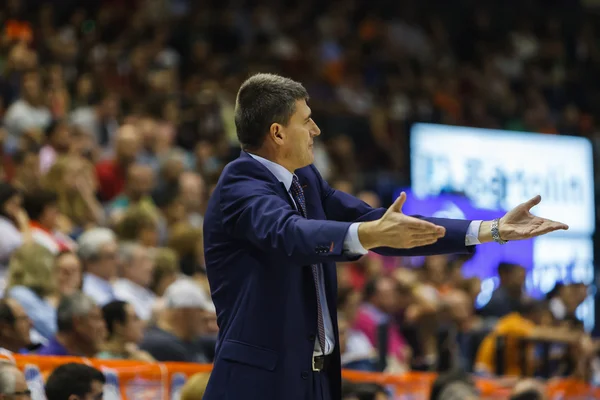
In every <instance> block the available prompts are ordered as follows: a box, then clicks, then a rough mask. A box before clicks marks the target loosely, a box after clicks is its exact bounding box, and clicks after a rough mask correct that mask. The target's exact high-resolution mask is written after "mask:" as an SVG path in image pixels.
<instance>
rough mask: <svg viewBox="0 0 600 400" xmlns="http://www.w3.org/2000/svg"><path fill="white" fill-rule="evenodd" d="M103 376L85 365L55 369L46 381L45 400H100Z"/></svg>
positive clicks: (102, 389) (71, 364)
mask: <svg viewBox="0 0 600 400" xmlns="http://www.w3.org/2000/svg"><path fill="white" fill-rule="evenodd" d="M105 382H106V378H105V377H104V374H103V373H102V372H101V371H99V370H97V369H96V368H94V367H90V366H89V365H85V364H77V363H68V364H63V365H61V366H59V367H57V368H56V369H55V370H54V371H52V373H51V374H50V376H48V379H47V380H46V390H45V391H46V399H47V400H102V397H103V391H104V383H105Z"/></svg>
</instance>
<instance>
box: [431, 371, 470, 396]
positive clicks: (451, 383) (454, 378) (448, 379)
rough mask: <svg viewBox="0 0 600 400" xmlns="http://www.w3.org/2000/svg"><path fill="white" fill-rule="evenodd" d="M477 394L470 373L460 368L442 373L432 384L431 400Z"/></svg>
mask: <svg viewBox="0 0 600 400" xmlns="http://www.w3.org/2000/svg"><path fill="white" fill-rule="evenodd" d="M476 394H477V391H476V388H475V385H474V384H473V381H472V379H471V378H470V377H469V375H468V374H467V373H466V372H465V371H463V370H460V369H454V370H450V371H448V372H446V373H444V374H440V375H439V376H438V377H437V379H436V380H435V381H434V382H433V384H432V385H431V392H430V394H429V399H430V400H462V399H467V398H471V396H473V397H474V396H475V395H476Z"/></svg>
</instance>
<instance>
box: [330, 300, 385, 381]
mask: <svg viewBox="0 0 600 400" xmlns="http://www.w3.org/2000/svg"><path fill="white" fill-rule="evenodd" d="M338 330H339V337H340V354H341V360H342V361H341V362H342V368H345V369H351V370H357V371H373V372H374V371H377V363H376V362H377V353H376V351H375V348H374V347H373V346H372V345H371V342H369V338H367V337H366V336H365V335H364V334H363V333H362V332H360V331H356V330H350V327H349V325H348V321H347V320H346V318H345V316H344V314H342V313H341V312H338Z"/></svg>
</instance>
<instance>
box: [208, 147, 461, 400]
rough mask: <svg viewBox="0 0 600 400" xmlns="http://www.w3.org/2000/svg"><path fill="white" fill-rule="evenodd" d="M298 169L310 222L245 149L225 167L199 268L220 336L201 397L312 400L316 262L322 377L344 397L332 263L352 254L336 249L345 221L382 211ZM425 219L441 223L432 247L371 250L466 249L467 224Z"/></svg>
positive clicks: (420, 251)
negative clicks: (331, 334) (327, 326)
mask: <svg viewBox="0 0 600 400" xmlns="http://www.w3.org/2000/svg"><path fill="white" fill-rule="evenodd" d="M296 175H297V176H298V178H299V181H300V184H301V185H302V187H303V188H304V194H305V197H306V204H307V213H308V218H309V219H305V218H303V217H302V216H301V215H300V214H299V213H298V211H296V209H295V207H294V205H293V203H292V201H291V199H290V197H289V195H288V193H287V191H286V189H285V187H284V186H283V184H282V183H281V182H279V181H278V180H277V179H276V178H275V176H273V174H272V173H271V172H270V171H269V170H268V169H267V168H266V167H265V166H263V165H262V164H261V163H260V162H258V161H257V160H255V159H253V158H252V157H250V156H249V155H248V154H246V153H244V152H242V154H241V156H240V157H239V158H238V159H237V160H235V161H233V162H231V163H230V164H229V165H227V167H226V168H225V170H224V171H223V173H222V174H221V178H220V179H219V182H218V184H217V186H216V189H215V191H214V194H213V196H212V197H211V199H210V201H209V203H208V209H207V212H206V215H205V220H204V246H205V257H206V269H207V274H208V280H209V282H210V287H211V292H212V299H213V301H214V303H215V306H216V309H217V318H218V324H219V328H220V332H219V338H218V341H217V348H216V352H215V360H214V369H213V372H212V375H211V378H210V382H209V384H208V387H207V390H206V394H205V395H204V399H208V400H217V399H218V400H241V399H244V400H254V399H256V400H259V399H260V400H307V399H311V398H312V382H311V379H312V372H311V365H312V364H311V362H312V355H313V349H314V345H315V334H316V332H317V302H316V293H315V285H314V281H313V277H312V270H311V268H310V267H308V266H310V265H311V264H315V263H321V264H322V265H323V270H324V277H325V286H326V293H327V304H328V305H329V312H330V314H331V316H332V320H333V321H332V322H333V328H334V331H335V336H336V346H335V350H334V352H333V359H334V361H333V363H332V365H330V367H329V368H328V369H327V372H326V373H327V374H328V378H329V381H330V385H331V391H332V398H333V399H335V400H337V399H340V398H341V394H340V390H341V370H340V353H339V346H338V343H337V342H338V341H339V340H338V328H337V321H336V315H337V314H336V297H337V296H336V294H337V277H336V269H335V262H336V261H351V260H353V259H356V258H357V257H350V256H348V255H346V254H344V252H343V242H344V238H345V236H346V232H347V231H348V228H349V226H350V224H351V223H352V222H356V221H369V220H375V219H378V218H380V217H381V216H382V215H383V214H384V212H385V209H372V208H371V207H369V206H368V205H367V204H365V203H363V202H362V201H360V200H358V199H356V198H355V197H353V196H350V195H348V194H346V193H343V192H339V191H336V190H334V189H332V188H331V187H329V185H328V184H327V182H325V181H324V180H323V178H321V176H320V174H319V172H318V171H317V169H316V168H315V167H314V166H312V165H310V166H308V167H305V168H302V169H299V170H297V171H296ZM428 220H431V221H433V222H435V223H437V224H439V225H442V226H444V227H445V228H446V236H445V237H444V238H443V239H441V240H439V241H438V242H437V243H435V244H434V245H432V246H427V247H421V248H416V249H411V250H397V249H390V248H381V249H376V251H377V252H378V253H381V254H384V255H396V256H400V255H403V256H410V255H430V254H440V253H458V252H467V251H469V248H468V247H466V246H465V236H466V232H467V228H468V225H469V222H470V221H462V220H447V219H436V218H428Z"/></svg>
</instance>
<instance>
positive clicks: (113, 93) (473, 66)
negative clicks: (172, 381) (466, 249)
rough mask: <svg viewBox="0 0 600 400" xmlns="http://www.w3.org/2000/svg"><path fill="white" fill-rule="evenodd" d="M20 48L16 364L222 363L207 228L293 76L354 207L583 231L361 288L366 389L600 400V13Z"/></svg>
mask: <svg viewBox="0 0 600 400" xmlns="http://www.w3.org/2000/svg"><path fill="white" fill-rule="evenodd" d="M0 27H1V33H0V180H1V182H2V183H0V266H1V267H0V275H1V276H2V279H1V282H2V283H1V286H2V291H3V293H4V294H3V296H4V297H3V299H2V300H1V302H0V347H2V348H4V349H6V350H8V351H10V352H13V353H17V352H22V353H23V352H25V351H23V349H28V351H27V352H28V353H30V354H41V355H49V356H50V355H54V356H65V355H73V356H85V357H99V358H101V359H130V360H141V361H151V362H154V361H156V362H170V361H184V362H196V363H210V362H211V361H212V355H213V353H214V341H215V337H216V334H217V332H218V327H217V325H216V317H215V313H214V306H213V305H212V302H211V301H210V291H209V288H208V284H207V280H206V277H205V271H204V261H203V248H202V221H203V212H204V207H205V205H206V201H207V199H208V198H209V196H210V194H211V191H212V189H213V188H214V185H215V183H216V181H217V180H218V178H219V174H220V171H221V170H222V168H223V167H224V166H225V165H226V164H227V163H228V162H229V161H231V160H232V159H234V158H236V157H237V156H238V155H239V151H240V150H239V144H238V142H237V138H236V132H235V126H234V121H233V112H234V106H235V96H236V92H237V89H238V88H239V86H240V84H241V83H242V82H243V81H244V80H245V79H246V78H247V77H248V76H249V75H251V74H253V73H257V72H272V73H277V74H282V75H285V76H289V77H291V78H293V79H296V80H298V81H300V82H302V83H303V84H304V85H305V87H306V88H307V89H308V92H309V94H310V96H311V98H310V106H311V108H312V109H313V116H314V120H315V121H316V123H317V124H318V125H319V126H320V128H321V130H322V131H323V134H322V135H321V136H320V137H319V138H318V140H317V141H315V156H316V160H315V164H316V166H317V167H318V168H319V170H320V171H321V173H322V175H323V176H324V178H325V179H327V180H328V181H329V183H330V184H331V185H332V186H333V187H334V188H336V189H338V190H342V191H345V192H348V193H351V194H354V195H356V196H358V197H360V198H361V199H362V200H364V201H365V202H367V203H368V204H370V205H372V206H373V207H379V206H387V205H389V204H390V203H391V202H392V201H393V200H394V198H395V196H397V195H398V194H399V192H400V191H402V190H405V191H407V193H408V195H409V197H408V201H407V204H406V206H405V212H407V213H419V214H424V215H435V216H446V217H452V218H467V219H492V218H496V217H498V216H501V215H503V213H505V212H506V211H507V210H509V209H511V208H512V207H514V206H516V205H517V204H519V203H521V202H523V201H525V200H527V199H529V198H531V197H533V196H534V195H536V194H541V195H542V198H543V200H542V204H541V205H540V206H539V207H538V208H537V209H536V210H535V212H539V213H540V215H544V216H545V217H549V218H552V219H555V220H559V221H561V222H565V223H567V224H569V225H570V227H571V229H570V230H569V231H567V232H561V233H555V234H552V235H549V236H547V237H543V238H538V239H536V240H533V241H528V242H522V243H521V242H519V243H509V244H507V245H506V246H499V245H495V244H490V245H485V246H480V247H478V248H477V251H476V253H475V254H474V255H472V256H469V257H464V256H457V257H446V256H436V257H427V258H406V259H405V258H385V259H384V258H382V257H380V256H378V255H377V254H373V253H369V254H368V255H367V256H365V257H363V258H362V259H361V260H360V261H358V262H356V263H347V264H340V265H339V268H338V272H339V296H338V306H339V318H340V330H341V332H340V333H341V342H342V343H341V346H342V353H343V355H342V362H343V365H344V366H345V368H347V370H354V371H377V372H385V373H390V374H393V375H396V376H400V375H402V374H410V373H414V372H415V371H419V372H423V373H442V375H441V376H440V379H442V380H441V383H440V385H442V386H444V387H446V386H452V385H455V386H456V385H458V386H461V385H462V386H469V385H470V383H469V382H470V381H469V379H470V378H469V375H465V376H466V377H465V376H463V375H461V374H453V371H455V370H456V369H457V368H459V369H460V370H461V371H466V372H467V373H468V374H474V376H477V377H486V378H494V379H496V380H495V381H496V382H504V386H503V387H512V386H513V384H514V382H516V380H515V379H517V378H518V377H524V376H529V377H538V378H542V379H548V378H553V377H554V378H555V377H562V378H566V377H570V378H573V377H575V378H577V379H578V380H581V381H584V382H588V383H600V358H597V354H596V353H597V348H600V346H596V342H595V341H594V339H593V336H595V335H594V334H595V333H596V332H597V329H596V327H597V326H598V325H599V324H598V323H597V316H598V312H597V310H598V307H595V299H596V280H595V262H594V250H595V249H596V247H597V241H595V226H596V218H597V215H596V214H597V213H596V202H595V198H596V185H595V183H596V180H597V178H596V176H597V174H596V173H595V169H594V162H593V161H594V159H595V158H596V155H597V148H598V145H599V144H600V140H599V139H600V79H598V72H599V67H600V45H599V44H598V43H600V42H599V40H598V39H599V38H600V2H599V1H594V0H587V1H583V0H582V1H576V0H569V1H567V0H546V1H538V0H519V1H516V0H503V1H492V0H490V1H486V2H481V1H475V0H452V1H447V0H446V1H442V0H419V1H416V0H404V1H391V0H375V1H359V0H337V1H336V0H319V1H317V0H303V1H293V0H290V1H284V0H233V1H228V0H220V1H212V0H203V1H193V0H86V1H85V2H82V1H75V0H53V1H43V0H4V1H3V2H2V5H0ZM88 300H89V301H88ZM29 331H30V334H27V332H29ZM545 332H556V335H554V336H552V335H550V337H548V336H547V335H546V333H545ZM448 371H450V372H448ZM448 373H449V374H450V375H444V374H448ZM470 376H473V375H470ZM506 376H509V377H512V378H499V377H506ZM502 379H508V380H504V381H503V380H502ZM511 379H512V380H511ZM184 381H185V379H184V380H183V381H181V380H180V381H178V382H180V383H181V384H183V382H184ZM457 382H458V383H457ZM507 382H508V383H507ZM380 383H381V382H380ZM349 385H350V386H348V387H347V388H345V389H347V390H346V392H347V399H361V400H362V399H367V398H372V399H381V398H388V397H387V396H388V395H390V394H389V393H388V392H386V390H383V391H381V390H380V387H378V386H377V385H375V386H373V385H371V386H368V385H369V384H367V386H364V385H363V386H360V385H358V386H352V384H349ZM384 386H385V385H384ZM526 387H529V386H526ZM532 387H533V386H532ZM384 389H389V388H384ZM361 390H362V392H361ZM586 390H587V389H586ZM590 390H591V389H590ZM363 392H364V393H367V394H364V393H363ZM442 392H443V390H442ZM361 393H363V394H361ZM436 393H437V392H436ZM396 394H397V395H399V394H398V393H396ZM353 396H354V397H353ZM361 396H363V397H361ZM365 396H366V397H365ZM369 396H370V397H369ZM377 396H379V397H377ZM381 396H386V397H381ZM460 396H461V397H458V398H465V399H466V398H469V397H468V393H467V394H462V395H460ZM397 398H402V397H397ZM416 398H420V397H416ZM423 398H426V397H423ZM473 398H475V397H473ZM498 398H500V397H498Z"/></svg>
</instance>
